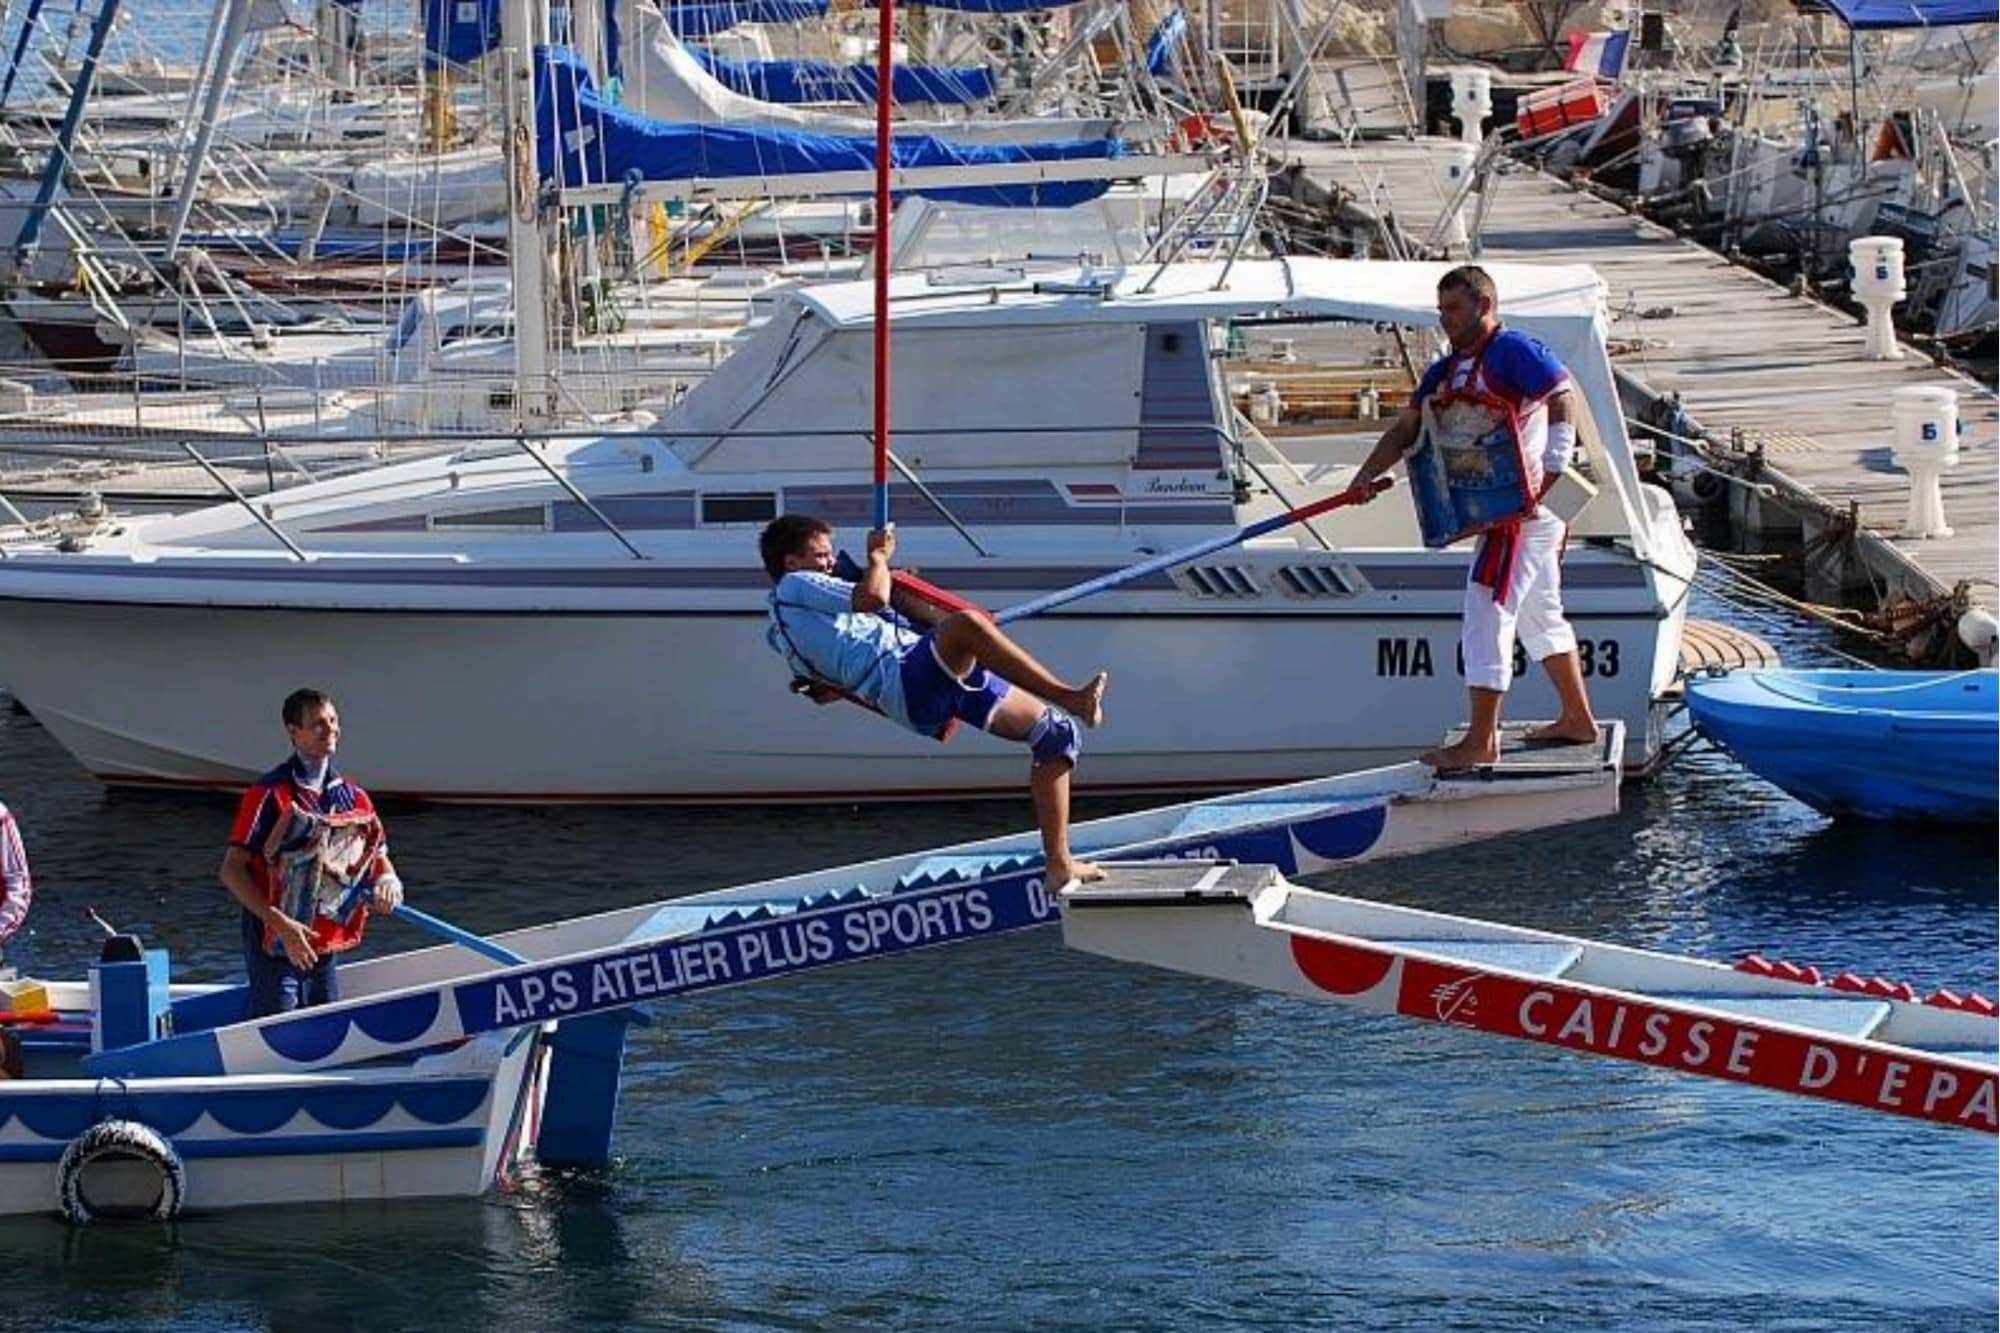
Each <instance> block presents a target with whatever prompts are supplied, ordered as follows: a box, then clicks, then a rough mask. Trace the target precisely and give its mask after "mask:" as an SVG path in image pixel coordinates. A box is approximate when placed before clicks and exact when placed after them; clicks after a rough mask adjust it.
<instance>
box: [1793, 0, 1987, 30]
mask: <svg viewBox="0 0 2000 1333" xmlns="http://www.w3.org/2000/svg"><path fill="white" fill-rule="evenodd" d="M1818 3H1819V4H1820V5H1823V6H1824V7H1826V8H1827V9H1830V10H1832V11H1833V12H1834V13H1836V14H1838V15H1840V17H1841V20H1842V21H1843V22H1845V23H1846V24H1847V26H1848V27H1850V28H1852V29H1854V30H1855V31H1856V32H1870V31H1874V30H1877V29H1882V28H1954V27H1958V26H1960V25H1962V24H1967V23H1993V22H1995V21H1996V20H2000V14H1996V13H1995V11H1994V7H1993V0H1818Z"/></svg>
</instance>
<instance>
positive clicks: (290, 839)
mask: <svg viewBox="0 0 2000 1333" xmlns="http://www.w3.org/2000/svg"><path fill="white" fill-rule="evenodd" d="M283 711H284V720H285V733H286V734H287V735H288V736H290V737H291V741H292V754H291V756H290V757H289V758H288V759H286V760H285V762H284V763H282V764H280V765H278V766H277V767H276V768H274V769H272V770H271V771H270V772H269V773H266V774H265V775H264V776H263V777H261V778H259V779H258V780H257V781H256V783H255V784H253V785H252V786H251V788H250V790H248V791H246V792H245V793H243V800H242V802H241V803H240V804H239V805H238V806H237V808H236V822H235V824H234V825H233V826H232V827H231V829H230V832H229V850H228V851H227V852H225V853H224V854H223V857H222V883H223V887H225V888H227V889H228V890H229V892H230V895H231V896H232V897H234V898H235V899H236V901H237V902H238V903H240V904H242V906H243V962H244V969H245V970H246V971H247V972H248V973H249V977H250V1009H251V1015H252V1016H253V1017H262V1016H264V1015H266V1014H275V1013H282V1012H284V1011H285V1010H288V1009H299V1008H303V1007H305V1006H307V1005H312V1004H325V1003H327V1002H328V1001H330V1000H334V999H337V998H338V997H339V988H338V985H337V984H336V982H335V979H334V960H335V958H337V957H338V956H339V955H340V954H342V953H344V952H346V951H347V950H348V949H351V948H353V947H354V946H355V945H356V944H359V943H360V942H361V933H362V931H363V929H364V928H365V927H366V926H367V923H368V911H369V909H370V908H371V907H373V908H374V910H376V911H378V912H383V913H388V912H393V911H395V910H396V908H397V907H398V906H399V905H401V903H402V901H403V886H402V882H401V881H400V880H399V879H397V877H396V871H395V867H394V866H392V865H391V864H390V863H389V852H388V847H387V844H386V841H385V839H384V836H383V832H382V821H381V818H380V817H379V816H378V815H376V813H375V805H374V803H373V802H372V801H370V800H369V799H368V793H367V792H365V791H363V790H362V789H361V788H360V787H359V786H357V785H356V784H355V783H353V782H350V781H349V780H348V779H347V778H345V777H343V776H341V775H340V774H339V773H336V772H335V771H334V768H333V752H334V750H335V749H337V748H338V747H339V744H340V713H339V712H338V711H337V710H336V709H335V708H334V705H333V699H332V698H331V697H330V696H328V695H327V694H325V693H323V692H321V691H319V690H311V689H305V690H294V691H292V693H291V694H290V695H288V696H287V697H286V699H285V704H284V710H283Z"/></svg>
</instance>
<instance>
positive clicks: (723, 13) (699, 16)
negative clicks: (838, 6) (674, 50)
mask: <svg viewBox="0 0 2000 1333" xmlns="http://www.w3.org/2000/svg"><path fill="white" fill-rule="evenodd" d="M831 7H832V5H831V0H709V2H707V3H702V2H701V0H687V2H686V3H682V2H681V0H667V3H665V4H662V5H661V6H660V12H661V13H662V14H664V15H666V17H667V26H668V27H669V28H672V29H673V30H674V32H675V33H676V34H678V35H679V36H682V37H706V36H708V35H709V34H710V33H714V32H727V31H729V30H730V29H731V28H733V27H735V26H736V25H737V24H739V23H799V22H803V21H804V20H806V19H816V18H818V17H820V16H821V15H822V14H824V13H826V11H827V10H828V9H830V8H831Z"/></svg>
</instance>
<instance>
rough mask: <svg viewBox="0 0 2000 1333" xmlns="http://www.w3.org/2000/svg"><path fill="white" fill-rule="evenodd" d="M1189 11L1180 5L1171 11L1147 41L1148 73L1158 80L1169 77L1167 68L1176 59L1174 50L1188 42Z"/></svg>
mask: <svg viewBox="0 0 2000 1333" xmlns="http://www.w3.org/2000/svg"><path fill="white" fill-rule="evenodd" d="M1187 30H1188V22H1187V11H1186V10H1184V9H1182V8H1181V7H1180V6H1179V5H1176V6H1174V8H1173V9H1171V10H1169V11H1168V13H1167V16H1166V17H1165V18H1163V19H1161V20H1160V26H1159V27H1157V28H1155V29H1153V35H1152V36H1151V37H1148V38H1147V39H1146V72H1147V73H1148V74H1150V75H1152V76H1153V77H1154V78H1156V79H1164V78H1165V77H1166V76H1167V67H1168V65H1169V63H1170V62H1171V61H1172V60H1173V58H1174V48H1175V47H1177V46H1179V45H1180V44H1181V43H1182V42H1184V41H1186V40H1187Z"/></svg>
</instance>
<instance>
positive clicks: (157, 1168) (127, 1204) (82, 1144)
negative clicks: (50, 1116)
mask: <svg viewBox="0 0 2000 1333" xmlns="http://www.w3.org/2000/svg"><path fill="white" fill-rule="evenodd" d="M56 1189H57V1198H58V1199H59V1201H60V1202H61V1205H62V1212H63V1216H64V1217H66V1218H68V1219H69V1220H70V1221H71V1222H74V1223H76V1224H78V1225H79V1226H80V1225H82V1224H83V1223H85V1222H95V1221H109V1220H113V1219H116V1220H121V1221H153V1222H165V1221H168V1220H170V1219H172V1218H174V1217H177V1216H179V1214H180V1211H181V1200H182V1199H183V1198H184V1197H185V1196H186V1194H187V1168H186V1167H184V1166H182V1165H181V1157H180V1154H179V1153H177V1152H175V1151H174V1145H173V1144H171V1143H169V1142H167V1139H166V1137H165V1136H164V1135H162V1134H161V1133H160V1132H159V1131H158V1130H155V1129H153V1128H152V1127H151V1126H149V1125H142V1124H140V1123H139V1122H138V1121H136V1120H104V1121H100V1122H99V1123H97V1124H95V1125H92V1126H91V1127H90V1128H89V1129H86V1130H85V1131H83V1133H81V1134H79V1135H77V1136H76V1138H75V1139H73V1140H72V1141H71V1142H70V1145H69V1147H67V1148H65V1149H63V1155H62V1161H60V1162H59V1163H57V1164H56Z"/></svg>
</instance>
